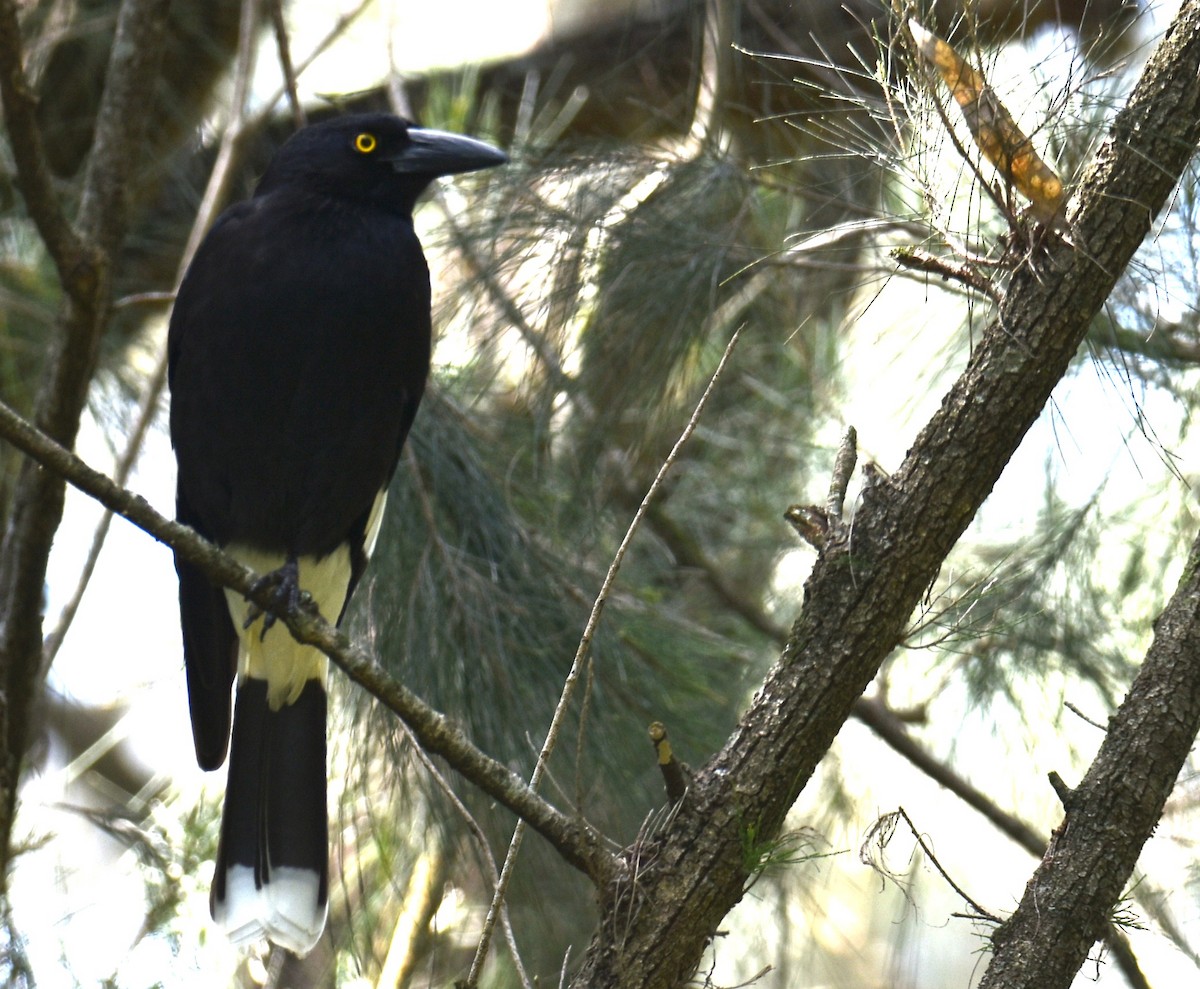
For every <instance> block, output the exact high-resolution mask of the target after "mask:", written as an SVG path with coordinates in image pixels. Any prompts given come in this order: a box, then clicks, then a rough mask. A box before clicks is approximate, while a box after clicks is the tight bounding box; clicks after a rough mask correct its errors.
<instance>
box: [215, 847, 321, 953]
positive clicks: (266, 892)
mask: <svg viewBox="0 0 1200 989" xmlns="http://www.w3.org/2000/svg"><path fill="white" fill-rule="evenodd" d="M320 882H321V877H320V876H318V875H317V874H316V873H315V872H310V871H309V870H307V869H295V868H277V869H273V870H272V871H271V879H270V882H266V883H263V884H262V885H261V886H256V885H255V882H254V870H253V869H252V868H250V866H248V865H234V866H231V867H230V868H229V870H228V871H227V872H226V873H225V898H224V899H223V900H216V901H215V902H214V903H213V920H215V921H216V922H217V923H218V924H219V925H220V926H221V927H222V928H223V929H224V931H225V933H226V934H227V935H228V936H229V940H230V941H232V942H233V943H234V944H236V945H239V946H244V945H248V944H253V943H254V942H256V941H259V940H261V939H263V938H268V939H270V941H271V942H272V943H273V944H277V945H279V946H280V947H281V948H287V950H288V951H290V952H292V953H293V954H296V955H300V956H304V955H306V954H308V953H309V952H310V951H311V950H312V949H313V946H314V945H315V944H316V943H317V941H318V940H319V939H320V937H321V932H322V931H323V930H324V929H325V915H326V913H327V912H328V904H326V903H325V902H323V901H321V900H319V899H318V893H319V890H320Z"/></svg>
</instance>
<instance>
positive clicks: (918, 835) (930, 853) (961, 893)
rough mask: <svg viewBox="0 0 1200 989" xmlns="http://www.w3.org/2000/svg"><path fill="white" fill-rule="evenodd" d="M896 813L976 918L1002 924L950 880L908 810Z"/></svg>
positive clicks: (902, 809) (899, 810)
mask: <svg viewBox="0 0 1200 989" xmlns="http://www.w3.org/2000/svg"><path fill="white" fill-rule="evenodd" d="M896 812H897V813H898V814H899V815H900V816H901V817H903V818H904V823H905V824H907V825H908V830H909V831H911V832H912V836H913V837H914V838H915V839H916V841H917V844H918V845H919V846H920V848H921V851H923V852H924V853H925V856H926V857H927V858H928V859H929V861H930V862H931V863H932V864H933V867H934V868H935V869H937V871H938V874H939V875H940V876H941V877H942V878H943V879H945V880H946V882H947V883H948V884H949V886H950V888H951V889H952V890H954V892H956V893H957V894H958V895H959V896H961V897H962V898H963V901H964V902H965V903H967V904H968V905H969V906H970V907H971V909H972V910H974V911H975V914H976V916H977V917H982V918H983V919H985V920H990V921H992V923H995V924H999V923H1000V918H999V917H997V916H996V915H995V914H994V913H992V912H991V911H989V910H985V909H984V908H983V907H981V906H980V905H979V904H978V903H976V902H975V901H974V900H973V899H972V898H971V897H970V896H969V895H968V893H967V892H966V890H964V889H963V888H962V887H961V886H959V885H958V883H956V882H955V881H954V880H953V879H951V878H950V873H948V872H947V871H946V870H945V869H944V868H943V867H942V863H941V862H939V861H938V858H937V856H936V855H934V854H933V849H931V848H930V847H929V845H927V844H926V843H925V839H924V837H922V835H921V833H920V832H919V831H918V830H917V826H916V825H915V824H913V822H912V818H911V817H909V816H908V811H906V810H905V809H904V808H903V807H899V808H897V811H896Z"/></svg>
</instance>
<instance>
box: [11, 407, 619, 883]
mask: <svg viewBox="0 0 1200 989" xmlns="http://www.w3.org/2000/svg"><path fill="white" fill-rule="evenodd" d="M0 437H3V438H4V439H6V440H7V441H8V442H9V443H11V444H12V445H13V446H15V447H16V448H17V449H19V450H21V451H22V452H24V453H25V454H27V455H28V456H29V457H31V458H33V460H34V461H35V462H36V463H37V464H39V465H40V466H41V467H43V468H45V469H47V470H48V471H50V472H53V473H54V474H55V475H56V476H58V477H62V478H66V479H67V480H68V481H70V483H71V484H72V485H74V486H75V487H77V488H78V489H79V490H80V491H83V492H84V493H85V494H88V495H90V496H91V497H93V498H95V499H96V500H97V501H98V502H100V504H102V505H104V507H105V508H107V509H109V510H110V511H112V512H114V513H115V514H117V515H120V516H121V517H122V518H124V519H126V520H127V521H129V522H132V523H133V524H134V525H136V526H137V527H138V528H140V529H142V530H143V531H144V532H146V533H148V534H149V535H151V536H153V537H154V538H155V539H157V540H158V541H159V542H161V543H163V544H164V545H166V546H169V547H170V548H171V549H172V550H174V551H175V553H176V554H177V555H178V556H179V557H180V558H182V559H184V560H187V562H188V563H191V564H193V565H194V566H196V567H197V568H199V569H200V570H202V571H203V572H204V574H205V575H206V576H207V577H208V578H209V579H210V580H212V581H213V583H216V584H220V585H222V586H224V587H231V588H233V589H234V590H236V591H239V592H241V593H242V594H244V595H246V597H247V598H248V599H250V600H252V601H254V602H255V603H256V604H258V605H260V606H261V607H263V608H264V609H265V610H272V611H273V610H275V608H276V607H277V605H274V604H273V598H272V597H271V595H270V592H269V590H267V589H265V588H260V589H259V590H257V591H255V589H254V583H255V581H256V580H257V578H258V574H256V573H254V571H252V570H249V569H247V568H246V567H244V566H242V565H241V564H240V563H238V562H237V561H236V560H234V559H233V557H231V556H228V555H226V554H225V553H223V552H222V551H221V550H220V549H219V548H218V547H217V546H214V545H213V544H212V543H210V542H208V541H207V540H206V539H204V538H203V537H201V536H200V535H198V534H197V533H196V532H195V531H194V530H192V529H190V528H188V527H187V526H185V525H181V524H180V523H178V522H173V521H171V520H170V519H167V518H165V517H164V516H163V515H160V514H159V513H158V512H156V511H155V510H154V509H153V508H152V507H151V506H150V504H149V503H148V502H147V501H146V500H145V499H144V498H142V497H141V496H140V495H136V494H134V493H133V492H131V491H128V490H126V489H125V488H122V487H119V486H118V485H116V484H114V483H113V482H112V480H111V479H109V478H108V477H107V476H105V475H104V474H101V473H100V472H99V471H96V470H93V469H92V468H91V467H89V466H88V465H87V464H86V463H84V461H82V460H81V459H80V458H79V457H77V456H75V454H73V453H72V452H71V451H69V450H67V449H65V448H64V447H62V446H61V445H59V444H57V443H55V442H54V441H53V440H52V439H50V438H49V437H47V436H45V435H44V434H43V433H41V432H40V431H39V430H38V429H37V428H36V427H34V426H33V425H32V424H31V423H29V422H27V421H25V420H24V419H22V418H21V417H20V416H19V415H17V414H16V413H15V412H13V410H12V409H10V408H9V407H8V406H7V405H5V404H4V403H3V402H0ZM278 617H279V619H280V620H281V621H283V622H284V623H285V624H286V625H287V626H288V628H289V629H291V631H292V635H294V636H295V637H296V639H298V640H299V641H300V642H304V643H307V644H308V645H313V646H316V647H317V648H318V649H320V650H321V651H322V652H324V653H325V654H326V655H327V656H329V658H330V659H332V660H333V661H334V662H335V663H336V664H337V665H338V666H340V667H341V668H342V669H343V670H344V671H345V672H346V674H347V676H349V677H350V679H351V680H353V681H354V682H355V683H357V684H358V685H359V686H360V687H363V688H364V689H366V690H367V691H368V692H369V693H370V694H371V695H372V696H374V697H375V698H376V699H377V700H378V701H379V702H380V703H381V704H383V705H384V706H385V707H386V708H388V710H390V711H392V712H393V713H394V714H396V715H397V716H398V717H400V719H401V720H403V721H404V723H405V724H406V725H407V726H408V727H409V729H410V730H411V731H412V733H413V735H414V737H415V738H416V739H417V741H418V742H419V743H420V744H421V746H422V747H423V748H424V749H425V750H426V751H427V752H431V753H433V754H434V755H439V756H442V757H443V758H444V759H445V760H446V761H447V762H448V763H449V764H450V765H451V766H452V767H453V768H454V769H456V770H457V771H458V772H460V773H461V774H462V775H463V776H464V777H465V778H466V779H468V780H470V781H471V782H472V783H474V784H475V785H476V786H478V787H479V788H480V789H481V790H483V791H484V792H485V793H487V794H488V795H489V796H491V797H493V798H495V799H496V800H497V801H498V802H499V803H501V804H503V805H504V806H505V807H507V808H508V809H509V810H511V811H512V812H513V813H514V814H517V815H518V816H519V817H520V818H521V819H523V820H525V821H527V822H528V823H529V825H530V826H531V827H532V828H533V829H534V830H535V831H537V832H538V833H540V834H541V835H542V836H543V837H544V838H546V839H547V840H548V841H549V842H550V843H551V844H552V845H553V846H554V847H555V848H556V849H557V850H558V852H559V854H561V855H562V857H563V858H564V859H566V861H567V862H569V863H570V864H571V865H573V866H574V867H575V868H577V869H579V870H580V871H581V872H583V873H584V874H585V875H587V876H589V877H590V878H591V879H592V880H593V881H594V882H595V883H597V885H601V884H603V883H605V882H607V881H608V879H609V877H610V876H611V874H612V872H613V870H614V868H616V860H615V858H614V857H613V855H612V853H611V852H609V851H608V849H607V847H606V845H605V840H604V838H603V836H601V835H600V834H599V833H598V832H596V831H595V830H593V829H592V828H591V827H590V826H589V825H587V824H586V823H584V822H582V821H581V820H579V819H577V818H575V817H571V816H568V815H566V814H563V813H562V812H561V811H559V810H557V809H555V808H554V807H553V806H552V805H551V804H550V803H548V802H547V801H546V800H544V799H543V798H542V797H540V796H539V795H538V794H537V793H536V792H535V791H534V790H533V789H532V788H531V787H530V786H528V785H527V784H526V783H525V781H524V780H522V779H521V777H520V776H518V775H517V774H516V773H515V772H513V771H512V770H511V769H509V768H508V767H507V766H505V765H504V764H503V763H500V762H497V761H496V760H495V759H492V758H491V757H490V756H488V755H486V754H485V753H484V752H482V751H480V750H479V749H477V748H476V747H475V746H474V745H473V744H471V742H470V740H469V739H467V737H466V736H465V735H464V734H463V733H462V731H461V730H460V729H458V728H457V727H455V726H454V725H453V724H452V723H451V722H450V721H449V720H448V719H447V718H446V717H445V716H444V715H442V714H441V713H439V712H438V711H435V710H434V709H433V708H431V707H430V706H429V705H428V704H426V703H425V702H424V701H422V700H421V699H420V698H419V697H417V696H416V695H415V694H413V693H412V692H411V691H410V690H408V689H407V688H406V687H405V686H404V685H403V684H401V683H400V682H399V681H398V680H395V679H393V678H392V677H391V676H389V675H388V674H387V673H386V672H385V671H384V669H383V668H382V667H381V666H380V665H379V664H378V663H377V662H376V661H375V659H374V657H372V656H371V655H370V654H368V653H367V652H366V651H365V650H363V649H362V648H360V647H359V646H357V645H355V644H354V643H353V642H352V641H351V640H350V639H349V637H348V636H347V635H346V634H345V633H344V632H342V631H341V630H340V629H338V628H336V627H334V626H332V625H330V624H328V623H327V622H326V621H325V620H324V619H322V618H321V617H320V616H319V615H313V614H310V613H308V612H305V611H304V610H303V609H301V608H298V607H297V608H294V609H291V610H290V611H288V612H287V613H286V614H280V615H278Z"/></svg>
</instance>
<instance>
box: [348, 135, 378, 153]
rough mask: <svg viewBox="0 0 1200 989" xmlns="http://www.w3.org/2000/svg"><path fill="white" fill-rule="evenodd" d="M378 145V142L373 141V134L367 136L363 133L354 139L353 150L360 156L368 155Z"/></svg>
mask: <svg viewBox="0 0 1200 989" xmlns="http://www.w3.org/2000/svg"><path fill="white" fill-rule="evenodd" d="M378 144H379V142H378V141H376V140H375V135H374V134H368V133H366V132H365V131H364V132H363V133H361V134H359V135H358V137H356V138H355V139H354V150H355V151H358V152H360V153H361V154H364V155H369V154H370V153H371V152H372V151H374V150H375V148H376V146H377V145H378Z"/></svg>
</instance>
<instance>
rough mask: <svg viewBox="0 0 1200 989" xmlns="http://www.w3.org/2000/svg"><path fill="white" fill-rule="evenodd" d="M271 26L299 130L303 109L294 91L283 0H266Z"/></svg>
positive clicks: (290, 49) (294, 79) (293, 116)
mask: <svg viewBox="0 0 1200 989" xmlns="http://www.w3.org/2000/svg"><path fill="white" fill-rule="evenodd" d="M267 5H268V7H269V8H270V12H271V26H272V27H273V28H274V29H275V46H276V48H277V49H278V51H279V68H280V70H281V71H282V72H283V84H284V86H285V87H286V89H287V96H288V105H289V106H290V107H291V108H292V123H293V124H294V125H295V127H296V129H297V130H299V129H300V128H301V127H303V126H304V124H305V122H306V121H305V119H304V108H303V107H302V106H301V105H300V94H299V91H298V90H297V89H296V70H295V68H294V67H293V65H292V46H291V41H290V39H289V38H288V30H287V23H286V22H285V21H284V19H283V0H268V2H267Z"/></svg>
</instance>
